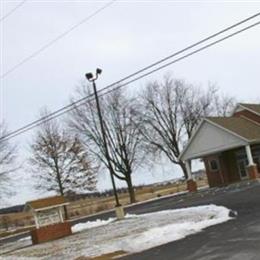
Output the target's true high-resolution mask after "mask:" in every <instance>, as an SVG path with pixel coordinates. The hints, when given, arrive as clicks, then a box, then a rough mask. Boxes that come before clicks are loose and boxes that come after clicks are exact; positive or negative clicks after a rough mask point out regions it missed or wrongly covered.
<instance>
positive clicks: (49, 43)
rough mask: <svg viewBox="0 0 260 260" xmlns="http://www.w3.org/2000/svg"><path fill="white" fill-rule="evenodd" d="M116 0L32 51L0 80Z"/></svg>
mask: <svg viewBox="0 0 260 260" xmlns="http://www.w3.org/2000/svg"><path fill="white" fill-rule="evenodd" d="M116 1H117V0H112V1H110V2H109V3H107V4H105V5H104V6H102V7H101V8H99V9H97V10H96V11H95V12H94V13H92V14H91V15H89V16H87V17H85V18H84V19H82V20H81V21H80V22H78V23H76V24H74V25H73V26H71V27H70V28H69V29H67V30H66V31H64V32H63V33H61V34H59V35H58V36H56V37H55V38H54V39H52V40H51V41H49V42H48V43H46V44H45V45H43V46H42V47H41V48H39V49H38V50H36V51H34V52H33V53H31V54H30V55H29V56H27V57H26V58H24V59H23V60H21V61H20V62H19V63H17V64H16V65H15V66H13V67H12V68H11V69H9V70H7V71H6V72H4V73H3V74H2V75H1V76H0V79H3V78H5V77H6V76H7V75H9V74H10V73H12V72H14V71H15V70H16V69H18V68H19V67H21V66H22V65H24V64H25V63H27V62H28V61H29V60H31V59H33V58H34V57H36V56H37V55H39V54H40V53H41V52H43V51H45V50H46V49H48V48H49V47H51V46H52V45H53V44H54V43H56V42H57V41H59V40H61V39H62V38H64V37H65V36H67V35H68V34H69V33H71V32H72V31H74V30H75V29H77V28H78V27H79V26H81V25H82V24H84V23H86V22H87V21H89V20H90V19H91V18H93V17H94V16H96V15H97V14H99V13H100V12H102V11H103V10H104V9H106V8H108V7H109V6H110V5H112V4H113V3H114V2H116Z"/></svg>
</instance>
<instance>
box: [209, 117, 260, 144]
mask: <svg viewBox="0 0 260 260" xmlns="http://www.w3.org/2000/svg"><path fill="white" fill-rule="evenodd" d="M206 120H209V121H211V122H212V123H214V124H216V125H218V126H220V127H222V128H224V129H226V130H228V131H229V132H231V133H233V134H235V135H237V136H239V137H241V138H243V139H244V140H246V141H248V142H254V141H260V125H259V124H258V123H256V122H253V121H251V120H248V119H246V118H245V117H208V118H206Z"/></svg>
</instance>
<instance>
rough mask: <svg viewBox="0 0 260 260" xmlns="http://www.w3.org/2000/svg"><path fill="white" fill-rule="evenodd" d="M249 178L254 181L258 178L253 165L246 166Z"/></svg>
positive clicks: (255, 167)
mask: <svg viewBox="0 0 260 260" xmlns="http://www.w3.org/2000/svg"><path fill="white" fill-rule="evenodd" d="M247 171H248V175H249V178H250V179H251V180H255V179H257V177H258V171H257V166H256V165H255V164H253V165H249V166H247Z"/></svg>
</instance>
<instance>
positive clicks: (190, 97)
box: [140, 77, 232, 178]
mask: <svg viewBox="0 0 260 260" xmlns="http://www.w3.org/2000/svg"><path fill="white" fill-rule="evenodd" d="M228 101H229V100H228V99H227V102H221V99H220V98H219V97H218V93H217V89H216V88H215V87H214V86H209V88H208V89H207V90H204V91H203V90H202V89H201V88H198V87H195V86H193V85H190V84H187V83H186V82H185V81H183V80H174V79H172V78H171V77H165V78H164V80H163V82H161V83H159V82H157V81H155V82H152V83H149V84H148V85H147V87H146V89H145V91H144V93H143V95H142V98H141V102H140V103H141V104H142V106H141V109H140V118H141V120H142V121H144V126H143V128H142V134H143V136H144V137H145V139H146V140H147V141H148V142H149V143H150V144H151V145H152V146H153V147H155V149H156V150H157V151H159V152H162V153H164V154H165V155H166V156H167V157H168V158H169V160H170V161H171V162H172V163H174V164H176V165H179V166H180V167H181V169H182V171H183V173H184V176H185V178H187V177H188V176H187V170H186V167H185V164H184V162H182V161H180V160H179V159H178V157H179V155H180V152H181V151H182V149H183V147H184V145H185V144H186V143H187V141H188V139H189V138H190V137H191V135H192V133H193V131H194V129H195V128H196V127H197V125H198V124H199V122H200V120H201V118H202V117H204V116H209V115H213V114H214V115H215V114H218V113H221V114H223V112H224V111H227V110H228V109H229V107H230V105H231V103H232V102H231V99H230V102H228ZM226 103H227V104H226ZM216 104H217V105H218V108H219V110H218V111H216Z"/></svg>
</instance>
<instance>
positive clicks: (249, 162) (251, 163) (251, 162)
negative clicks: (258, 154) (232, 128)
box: [246, 144, 254, 166]
mask: <svg viewBox="0 0 260 260" xmlns="http://www.w3.org/2000/svg"><path fill="white" fill-rule="evenodd" d="M246 156H247V160H248V166H252V165H254V161H253V156H252V152H251V148H250V145H249V144H248V145H246Z"/></svg>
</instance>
